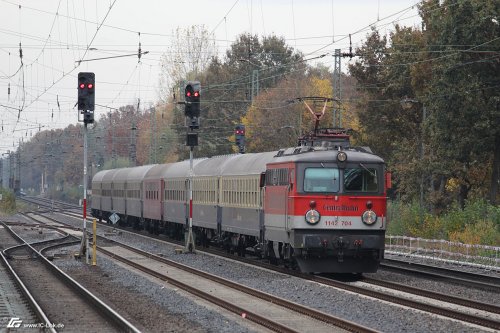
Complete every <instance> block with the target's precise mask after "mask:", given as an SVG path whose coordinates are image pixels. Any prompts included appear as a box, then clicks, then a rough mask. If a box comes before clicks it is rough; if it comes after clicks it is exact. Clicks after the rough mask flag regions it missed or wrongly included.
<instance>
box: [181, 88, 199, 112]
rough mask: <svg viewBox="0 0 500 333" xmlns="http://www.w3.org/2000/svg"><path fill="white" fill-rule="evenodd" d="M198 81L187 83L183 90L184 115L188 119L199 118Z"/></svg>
mask: <svg viewBox="0 0 500 333" xmlns="http://www.w3.org/2000/svg"><path fill="white" fill-rule="evenodd" d="M200 90H201V85H200V81H189V82H188V83H187V84H186V88H185V89H184V98H185V103H184V114H185V115H186V117H189V118H198V117H199V116H200Z"/></svg>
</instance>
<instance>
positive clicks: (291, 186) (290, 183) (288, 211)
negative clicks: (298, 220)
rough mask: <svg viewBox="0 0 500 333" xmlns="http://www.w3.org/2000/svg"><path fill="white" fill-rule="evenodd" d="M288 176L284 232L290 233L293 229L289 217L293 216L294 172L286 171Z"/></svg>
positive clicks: (291, 170) (292, 170)
mask: <svg viewBox="0 0 500 333" xmlns="http://www.w3.org/2000/svg"><path fill="white" fill-rule="evenodd" d="M287 171H288V174H287V177H288V185H287V187H286V213H285V219H286V231H290V230H291V229H292V228H293V221H292V218H291V216H293V204H294V203H293V192H294V190H295V189H294V184H295V170H294V169H287Z"/></svg>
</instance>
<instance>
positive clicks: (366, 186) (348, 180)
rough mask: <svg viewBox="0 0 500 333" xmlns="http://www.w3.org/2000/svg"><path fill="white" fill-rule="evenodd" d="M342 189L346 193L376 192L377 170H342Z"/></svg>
mask: <svg viewBox="0 0 500 333" xmlns="http://www.w3.org/2000/svg"><path fill="white" fill-rule="evenodd" d="M344 189H345V190H346V191H358V192H377V191H378V177H377V169H374V168H355V169H345V170H344Z"/></svg>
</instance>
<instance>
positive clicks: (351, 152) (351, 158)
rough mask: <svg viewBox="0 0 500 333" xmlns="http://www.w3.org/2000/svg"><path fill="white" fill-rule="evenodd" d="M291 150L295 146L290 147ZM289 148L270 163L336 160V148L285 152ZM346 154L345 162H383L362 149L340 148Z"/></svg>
mask: <svg viewBox="0 0 500 333" xmlns="http://www.w3.org/2000/svg"><path fill="white" fill-rule="evenodd" d="M291 149H292V151H293V150H295V149H296V148H291ZM288 151H289V150H286V151H285V153H284V154H283V155H282V156H280V157H276V158H275V159H274V160H273V161H271V163H278V162H336V161H337V155H338V151H337V150H331V149H328V150H314V151H308V152H303V153H295V154H287V152H288ZM342 151H343V152H345V153H346V154H347V163H349V162H354V163H384V160H383V159H382V158H381V157H379V156H377V155H374V154H371V153H367V152H364V151H359V150H357V149H345V150H342Z"/></svg>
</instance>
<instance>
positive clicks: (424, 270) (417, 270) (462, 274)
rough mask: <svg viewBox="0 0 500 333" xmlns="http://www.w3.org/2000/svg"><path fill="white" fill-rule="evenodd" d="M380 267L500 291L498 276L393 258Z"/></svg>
mask: <svg viewBox="0 0 500 333" xmlns="http://www.w3.org/2000/svg"><path fill="white" fill-rule="evenodd" d="M380 267H381V268H382V269H384V270H387V271H392V272H396V273H406V274H408V273H409V274H412V275H416V276H422V277H424V278H426V279H432V280H436V281H444V282H448V283H454V284H458V285H464V286H469V287H472V288H477V289H483V290H489V291H492V292H497V293H500V278H498V277H494V276H489V275H483V274H476V273H470V272H466V271H457V270H454V269H453V270H450V269H446V268H440V267H436V266H429V265H424V264H419V263H411V262H405V261H400V260H394V259H384V261H383V262H382V263H381V266H380Z"/></svg>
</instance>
